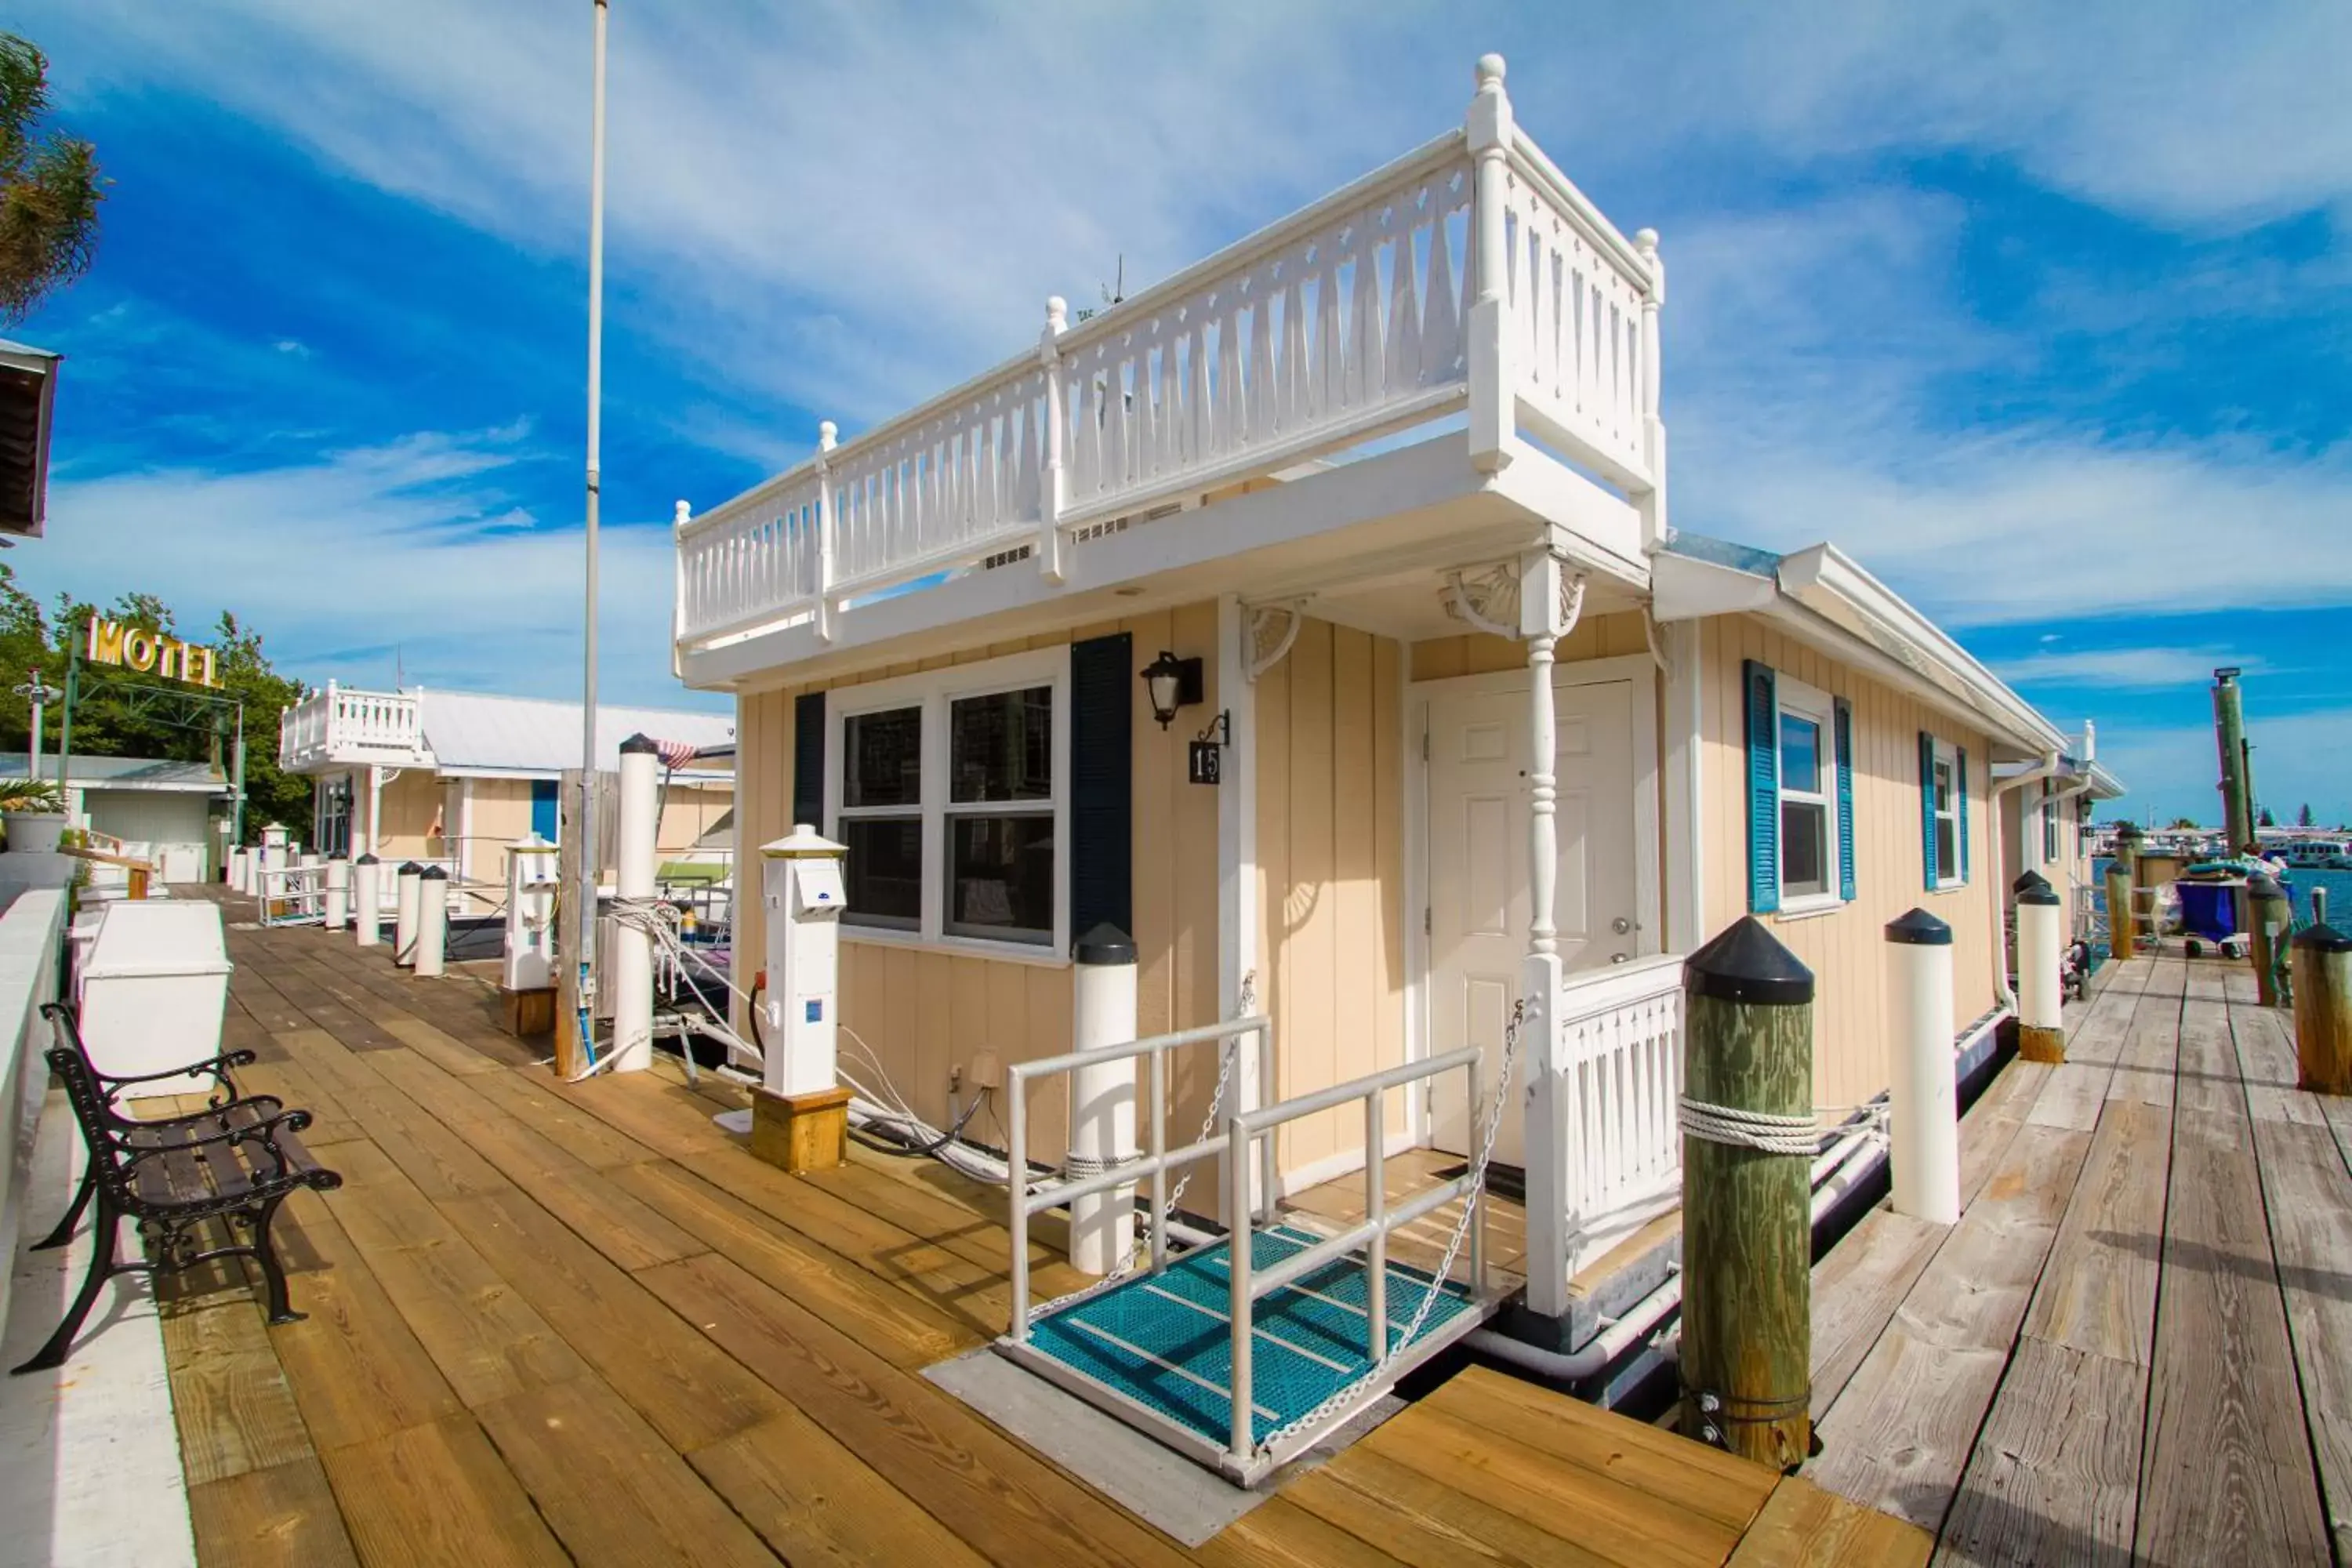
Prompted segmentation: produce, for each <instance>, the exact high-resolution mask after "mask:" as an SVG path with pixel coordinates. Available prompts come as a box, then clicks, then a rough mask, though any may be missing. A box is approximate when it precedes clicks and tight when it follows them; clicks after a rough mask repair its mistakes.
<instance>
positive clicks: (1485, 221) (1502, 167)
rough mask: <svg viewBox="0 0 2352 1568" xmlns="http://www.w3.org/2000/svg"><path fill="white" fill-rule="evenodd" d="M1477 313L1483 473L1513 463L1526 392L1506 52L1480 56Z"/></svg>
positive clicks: (1471, 325) (1473, 112)
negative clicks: (1516, 313)
mask: <svg viewBox="0 0 2352 1568" xmlns="http://www.w3.org/2000/svg"><path fill="white" fill-rule="evenodd" d="M1468 130H1469V138H1470V157H1471V160H1472V162H1473V164H1474V165H1475V172H1474V174H1473V175H1472V180H1473V185H1472V193H1471V205H1470V237H1471V246H1470V268H1471V284H1472V287H1471V294H1470V319H1469V321H1468V322H1467V323H1466V326H1467V331H1468V335H1467V338H1466V339H1465V343H1464V348H1465V357H1466V359H1467V361H1468V369H1469V379H1470V462H1471V465H1472V466H1473V467H1474V468H1477V469H1479V470H1480V471H1481V472H1483V473H1489V474H1491V473H1497V472H1499V471H1501V470H1502V469H1503V468H1507V467H1508V466H1509V464H1510V461H1511V449H1512V447H1514V446H1515V445H1516V444H1517V441H1516V436H1517V423H1518V417H1517V413H1518V393H1517V387H1516V386H1515V385H1514V384H1513V383H1512V379H1511V352H1510V350H1511V335H1510V332H1509V331H1508V330H1507V319H1508V317H1509V315H1510V310H1511V302H1510V273H1509V270H1508V268H1509V265H1510V258H1509V255H1508V252H1507V248H1506V245H1507V233H1506V230H1505V227H1504V222H1503V220H1504V216H1505V213H1504V208H1505V205H1506V201H1507V197H1506V195H1505V193H1506V191H1507V188H1508V184H1509V174H1510V155H1511V137H1512V124H1511V100H1510V97H1509V95H1508V94H1507V93H1506V92H1504V90H1503V57H1502V56H1500V55H1481V56H1480V57H1478V91H1477V94H1476V96H1475V97H1474V98H1472V99H1471V100H1470V116H1469V125H1468Z"/></svg>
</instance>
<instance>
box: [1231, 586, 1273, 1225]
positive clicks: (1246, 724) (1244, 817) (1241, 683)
mask: <svg viewBox="0 0 2352 1568" xmlns="http://www.w3.org/2000/svg"><path fill="white" fill-rule="evenodd" d="M1255 656H1256V647H1255V633H1254V632H1253V630H1252V628H1251V622H1250V612H1249V610H1248V609H1247V608H1246V607H1245V606H1244V605H1243V604H1242V602H1241V600H1240V599H1238V598H1236V597H1235V596H1234V595H1231V594H1227V595H1223V597H1221V598H1219V599H1218V601H1217V700H1218V702H1219V703H1221V704H1223V708H1224V710H1225V716H1226V718H1225V721H1226V725H1227V731H1228V739H1229V741H1230V742H1231V743H1230V744H1228V745H1227V746H1226V747H1225V756H1224V771H1223V781H1224V782H1223V784H1219V785H1218V787H1217V936H1218V941H1217V1005H1218V1008H1219V1009H1220V1012H1221V1014H1224V1015H1230V1014H1231V1013H1232V1012H1233V1011H1234V1009H1235V1008H1236V1007H1238V1006H1239V1005H1240V1003H1241V994H1242V982H1243V980H1244V977H1246V976H1249V975H1251V974H1255V975H1256V976H1257V977H1258V978H1257V982H1256V984H1255V991H1256V999H1255V1002H1253V1003H1252V1006H1253V1008H1254V1009H1255V1011H1258V1012H1261V1013H1262V1012H1265V1010H1266V1008H1267V1005H1268V1004H1269V1001H1270V999H1271V998H1270V988H1269V987H1268V986H1267V985H1266V984H1265V971H1264V970H1263V968H1261V967H1260V957H1259V931H1258V927H1259V924H1260V922H1261V921H1262V919H1263V917H1264V911H1265V900H1264V897H1263V895H1262V893H1261V892H1260V889H1259V887H1258V861H1257V686H1256V683H1255V681H1253V680H1252V679H1250V665H1251V663H1252V661H1253V660H1254V659H1255ZM1274 1089H1275V1086H1274V1085H1273V1084H1265V1083H1260V1082H1259V1081H1258V1053H1257V1052H1256V1051H1255V1050H1254V1049H1248V1048H1244V1050H1243V1052H1242V1054H1241V1059H1240V1060H1239V1061H1238V1062H1237V1063H1236V1064H1235V1066H1234V1085H1233V1088H1232V1089H1231V1091H1230V1092H1231V1094H1232V1096H1233V1100H1234V1104H1233V1106H1232V1109H1233V1110H1256V1109H1257V1108H1258V1107H1260V1106H1262V1105H1264V1104H1265V1103H1266V1100H1268V1099H1269V1098H1270V1097H1271V1096H1272V1094H1273V1093H1274ZM1228 1125H1230V1118H1228ZM1264 1197H1265V1194H1260V1193H1255V1192H1253V1193H1252V1194H1250V1207H1251V1208H1252V1209H1253V1210H1255V1208H1256V1206H1257V1205H1259V1204H1260V1203H1261V1202H1262V1201H1263V1200H1264ZM1227 1214H1228V1217H1230V1215H1231V1210H1230V1209H1228V1211H1227Z"/></svg>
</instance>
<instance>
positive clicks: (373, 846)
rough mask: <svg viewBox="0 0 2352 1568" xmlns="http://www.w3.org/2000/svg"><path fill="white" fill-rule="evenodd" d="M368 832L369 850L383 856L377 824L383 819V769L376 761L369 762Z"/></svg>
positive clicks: (370, 852)
mask: <svg viewBox="0 0 2352 1568" xmlns="http://www.w3.org/2000/svg"><path fill="white" fill-rule="evenodd" d="M367 773H368V832H367V852H368V853H369V854H371V855H374V856H376V857H377V858H382V855H383V851H382V848H381V847H380V846H381V836H380V835H379V834H378V832H377V824H379V823H380V822H381V821H383V769H382V768H380V767H378V766H377V765H376V764H375V763H369V764H368V771H367Z"/></svg>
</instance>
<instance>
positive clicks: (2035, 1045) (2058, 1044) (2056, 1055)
mask: <svg viewBox="0 0 2352 1568" xmlns="http://www.w3.org/2000/svg"><path fill="white" fill-rule="evenodd" d="M2017 1059H2018V1060H2019V1061H2021V1062H2063V1061H2064V1060H2065V1059H2066V1031H2065V1030H2063V1029H2042V1028H2037V1027H2035V1026H2033V1025H2032V1024H2020V1025H2019V1026H2017Z"/></svg>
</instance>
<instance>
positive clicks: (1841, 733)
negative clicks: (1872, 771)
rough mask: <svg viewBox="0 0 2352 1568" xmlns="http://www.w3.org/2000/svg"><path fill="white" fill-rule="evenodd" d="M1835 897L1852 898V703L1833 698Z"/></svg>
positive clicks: (1849, 899) (1850, 900)
mask: <svg viewBox="0 0 2352 1568" xmlns="http://www.w3.org/2000/svg"><path fill="white" fill-rule="evenodd" d="M1837 842H1838V897H1839V898H1841V899H1843V900H1847V901H1848V902H1849V903H1851V902H1852V901H1853V703H1851V702H1848V701H1847V700H1845V699H1844V698H1843V697H1841V698H1839V699H1838V700H1837Z"/></svg>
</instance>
